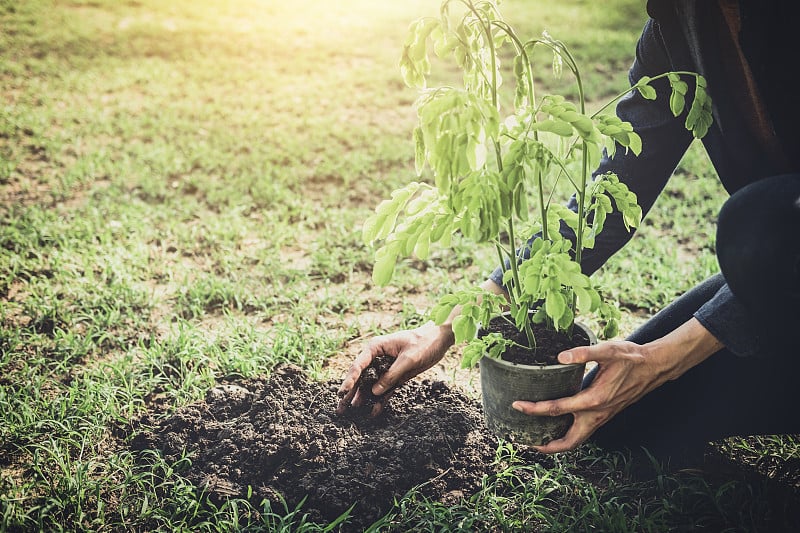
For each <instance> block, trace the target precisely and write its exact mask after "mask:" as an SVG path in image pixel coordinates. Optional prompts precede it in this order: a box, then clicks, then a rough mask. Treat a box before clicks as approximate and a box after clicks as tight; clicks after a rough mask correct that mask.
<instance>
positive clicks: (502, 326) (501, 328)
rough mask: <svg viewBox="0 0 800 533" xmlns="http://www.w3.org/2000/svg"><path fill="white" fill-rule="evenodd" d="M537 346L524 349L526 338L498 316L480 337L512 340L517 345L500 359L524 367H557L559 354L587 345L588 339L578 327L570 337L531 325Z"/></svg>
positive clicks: (512, 325)
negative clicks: (486, 336)
mask: <svg viewBox="0 0 800 533" xmlns="http://www.w3.org/2000/svg"><path fill="white" fill-rule="evenodd" d="M532 326H533V333H534V337H535V338H536V347H535V348H534V349H533V350H530V349H529V348H527V346H528V339H527V337H526V336H525V333H523V332H521V331H519V330H518V329H517V328H516V326H515V325H514V324H513V322H509V320H508V319H506V318H504V317H500V316H496V317H494V318H492V319H491V320H490V321H489V327H487V328H486V329H485V330H481V332H480V333H479V335H486V334H488V333H500V334H501V335H503V337H504V338H506V339H509V340H512V341H514V342H515V343H516V344H518V345H519V346H515V345H512V346H510V347H508V348H507V349H506V351H505V352H504V353H503V355H502V356H501V357H502V359H503V360H504V361H509V362H511V363H517V364H524V365H555V364H558V354H559V353H561V352H563V351H564V350H568V349H570V348H574V347H575V346H588V345H589V344H590V342H589V337H588V336H587V335H586V333H585V332H584V331H583V330H581V329H580V328H577V327H576V328H575V329H574V331H573V334H572V337H569V336H568V335H567V334H565V333H560V332H556V331H553V330H551V329H548V328H546V327H544V325H543V324H532Z"/></svg>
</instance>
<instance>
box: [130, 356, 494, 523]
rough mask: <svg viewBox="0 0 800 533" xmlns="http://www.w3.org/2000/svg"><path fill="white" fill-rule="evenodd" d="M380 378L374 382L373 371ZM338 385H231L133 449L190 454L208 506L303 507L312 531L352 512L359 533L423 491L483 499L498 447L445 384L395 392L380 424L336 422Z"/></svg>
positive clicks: (284, 376)
mask: <svg viewBox="0 0 800 533" xmlns="http://www.w3.org/2000/svg"><path fill="white" fill-rule="evenodd" d="M376 372H377V374H376V375H379V373H380V369H378V370H377V371H376ZM338 386H339V383H337V382H332V381H331V382H326V383H322V382H316V381H313V380H310V379H308V378H307V377H306V375H305V374H304V373H303V371H302V370H301V369H299V368H297V367H293V366H283V367H279V368H278V369H276V370H275V371H274V372H273V373H272V375H271V376H270V377H269V378H268V379H249V380H238V381H236V380H234V381H230V380H229V381H225V382H223V383H221V384H220V385H218V386H217V387H215V388H213V389H211V390H210V391H209V392H208V394H207V395H206V398H205V401H200V402H197V403H194V404H191V405H187V406H185V407H183V408H180V409H178V410H177V411H176V412H174V413H173V414H172V415H171V416H169V417H168V418H166V419H163V420H160V421H156V420H154V419H145V420H143V421H142V427H149V428H150V429H147V430H145V431H143V432H141V433H140V434H139V435H137V436H136V437H135V438H134V439H133V445H134V447H135V448H138V449H145V448H155V449H159V450H161V451H162V452H163V453H164V455H165V456H166V458H167V459H170V460H177V459H178V458H180V457H181V455H182V454H183V453H184V450H185V451H186V452H188V453H189V454H190V457H191V459H192V462H191V467H190V468H189V470H188V471H187V472H185V473H184V475H185V476H187V477H188V478H189V480H191V481H192V482H193V483H195V484H196V485H198V486H200V487H203V488H204V489H205V490H206V491H207V492H209V493H210V495H211V496H212V498H215V499H220V500H221V499H224V498H226V497H231V496H237V497H246V496H247V490H248V486H250V487H252V490H253V496H252V501H253V502H254V503H256V504H258V503H259V502H260V501H261V500H262V499H263V498H267V499H269V500H270V501H271V502H273V504H275V507H273V508H280V505H279V501H280V499H279V496H278V494H281V495H283V497H284V498H285V499H286V501H287V503H288V504H289V506H291V507H293V506H296V505H297V504H299V503H300V502H301V500H302V499H303V498H304V497H307V498H308V499H307V500H306V503H305V505H304V507H303V509H304V512H308V513H309V514H310V517H311V518H312V519H314V520H317V521H326V522H329V521H332V520H333V519H335V518H336V517H338V516H339V515H341V514H342V513H344V512H345V511H346V510H347V509H348V508H349V507H350V506H351V505H353V504H355V508H354V510H353V513H352V515H351V520H350V522H349V523H348V525H347V528H349V529H352V530H353V531H358V530H362V529H363V528H364V527H365V526H367V525H369V524H371V523H372V522H374V521H375V520H377V519H378V518H380V517H381V516H382V515H383V514H385V513H386V512H387V511H388V510H389V509H390V507H391V505H392V502H393V500H394V498H395V497H398V498H399V497H401V496H402V495H403V494H404V493H405V492H406V491H407V490H408V489H410V488H411V487H414V486H416V485H419V484H423V483H424V486H423V487H422V489H421V490H422V492H423V493H424V494H425V495H426V496H427V497H430V498H434V499H436V500H439V501H443V502H451V501H454V500H456V499H457V498H459V497H461V496H462V495H468V494H470V493H472V492H475V491H477V490H478V489H479V488H480V485H481V479H482V477H483V476H484V475H487V474H490V473H492V463H493V460H494V457H495V451H496V447H497V443H496V441H495V439H494V438H493V437H491V436H490V434H489V432H488V431H486V428H485V426H484V423H483V418H482V414H481V411H480V408H479V405H478V403H477V402H475V401H474V400H471V399H469V398H468V397H466V396H465V395H463V394H462V393H459V392H458V391H456V390H453V389H451V388H450V387H448V386H447V385H446V384H445V383H443V382H439V381H422V382H416V381H412V382H409V383H407V384H406V385H404V386H403V387H401V388H399V389H398V390H397V391H396V392H395V394H394V396H393V397H392V402H391V404H390V405H389V406H388V408H387V409H386V410H385V411H384V413H383V414H382V415H381V416H380V417H378V418H375V419H371V418H361V417H353V416H337V415H336V414H335V412H334V409H335V406H336V403H337V399H338V398H337V394H336V391H337V389H338Z"/></svg>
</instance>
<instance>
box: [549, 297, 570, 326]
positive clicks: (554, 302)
mask: <svg viewBox="0 0 800 533" xmlns="http://www.w3.org/2000/svg"><path fill="white" fill-rule="evenodd" d="M566 308H567V302H566V300H565V299H564V295H562V294H561V293H560V292H548V293H547V297H546V298H545V301H544V310H545V312H546V313H547V315H548V316H549V317H550V318H552V319H553V320H554V321H558V320H559V319H560V318H561V316H562V315H563V314H564V311H565V310H566Z"/></svg>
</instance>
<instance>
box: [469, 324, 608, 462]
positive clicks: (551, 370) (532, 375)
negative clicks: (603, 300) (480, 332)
mask: <svg viewBox="0 0 800 533" xmlns="http://www.w3.org/2000/svg"><path fill="white" fill-rule="evenodd" d="M575 327H578V328H580V329H582V330H583V331H584V332H585V333H586V335H587V336H588V337H589V342H590V344H596V343H597V337H595V335H594V333H592V332H591V331H590V330H589V329H588V328H587V327H585V326H583V325H582V324H578V323H576V324H575ZM480 369H481V391H482V395H483V413H484V416H485V418H486V424H487V425H488V426H489V429H490V430H491V431H492V432H493V433H494V434H495V435H497V436H498V437H502V438H504V439H507V440H511V441H513V442H516V443H519V444H526V445H533V446H536V445H541V444H546V443H548V442H550V441H551V440H554V439H559V438H561V437H563V436H564V434H565V433H566V432H567V430H568V429H569V426H570V425H571V424H572V415H571V414H566V415H561V416H555V417H552V416H528V415H526V414H523V413H521V412H519V411H517V410H516V409H514V408H513V407H511V404H512V403H513V402H515V401H516V400H528V401H534V402H535V401H541V400H554V399H556V398H563V397H565V396H572V395H573V394H575V393H577V392H578V391H580V389H581V381H582V380H583V374H584V371H585V369H586V364H585V363H580V364H570V365H560V364H559V365H546V366H545V365H522V364H517V363H509V362H508V361H503V360H500V359H495V358H492V357H483V358H482V359H481V360H480Z"/></svg>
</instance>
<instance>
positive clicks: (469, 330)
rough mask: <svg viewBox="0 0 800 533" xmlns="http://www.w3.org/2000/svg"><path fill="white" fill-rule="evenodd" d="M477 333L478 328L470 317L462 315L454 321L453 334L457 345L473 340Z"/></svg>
mask: <svg viewBox="0 0 800 533" xmlns="http://www.w3.org/2000/svg"><path fill="white" fill-rule="evenodd" d="M476 333H478V326H477V324H475V320H474V319H473V318H472V317H471V316H470V315H465V314H464V313H462V314H460V315H458V316H457V317H455V318H454V319H453V334H454V335H455V341H456V342H457V343H458V342H464V341H468V340H472V339H473V338H475V334H476Z"/></svg>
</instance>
